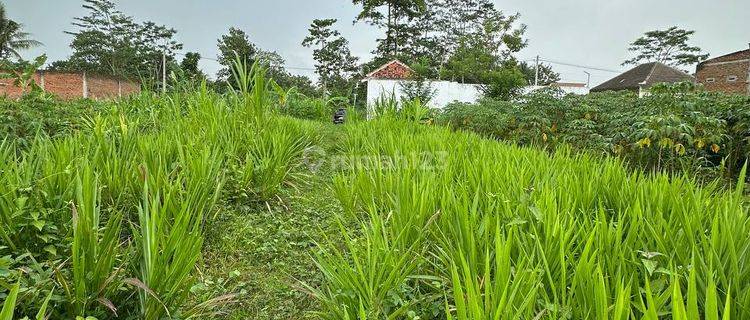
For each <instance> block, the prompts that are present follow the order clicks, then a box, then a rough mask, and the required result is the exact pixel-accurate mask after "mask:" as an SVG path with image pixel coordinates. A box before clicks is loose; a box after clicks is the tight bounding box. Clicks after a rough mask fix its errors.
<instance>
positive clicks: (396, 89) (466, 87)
mask: <svg viewBox="0 0 750 320" xmlns="http://www.w3.org/2000/svg"><path fill="white" fill-rule="evenodd" d="M405 82H410V81H409V80H385V79H370V80H367V106H368V108H371V107H373V106H374V105H375V103H376V102H377V101H378V99H380V98H382V97H386V98H390V97H392V96H395V97H396V99H399V100H400V99H401V97H403V96H404V93H403V90H402V87H401V84H402V83H405ZM428 83H429V84H430V86H431V87H432V88H433V89H435V90H436V92H435V97H433V98H432V100H431V101H430V102H429V103H428V104H427V106H428V107H430V108H437V109H443V108H445V107H446V106H447V105H448V104H450V103H453V102H456V101H458V102H466V103H474V102H476V101H477V100H479V99H480V98H481V97H482V91H481V88H480V86H479V85H476V84H464V83H458V82H450V81H429V82H428ZM541 88H546V87H542V86H537V87H535V86H528V87H524V88H523V90H522V91H523V93H524V94H527V93H530V92H532V91H534V90H538V89H541ZM557 88H560V89H561V90H562V91H563V92H564V93H566V94H578V95H586V94H589V88H586V87H568V86H560V87H557Z"/></svg>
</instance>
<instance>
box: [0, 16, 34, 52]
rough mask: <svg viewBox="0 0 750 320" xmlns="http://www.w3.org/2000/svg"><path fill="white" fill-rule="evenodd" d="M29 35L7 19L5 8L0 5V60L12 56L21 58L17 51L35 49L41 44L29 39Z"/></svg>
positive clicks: (21, 27) (18, 24)
mask: <svg viewBox="0 0 750 320" xmlns="http://www.w3.org/2000/svg"><path fill="white" fill-rule="evenodd" d="M29 35H30V34H29V33H28V32H24V31H23V25H22V24H20V23H18V22H15V21H13V20H11V19H9V18H8V16H7V15H6V14H5V6H4V5H3V4H2V3H0V59H5V58H8V56H10V55H13V56H15V57H16V58H19V59H20V58H21V55H20V54H19V53H18V50H22V49H29V48H31V47H36V46H39V45H41V44H42V43H41V42H39V41H36V40H32V39H29Z"/></svg>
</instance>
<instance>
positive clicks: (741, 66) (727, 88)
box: [696, 60, 750, 94]
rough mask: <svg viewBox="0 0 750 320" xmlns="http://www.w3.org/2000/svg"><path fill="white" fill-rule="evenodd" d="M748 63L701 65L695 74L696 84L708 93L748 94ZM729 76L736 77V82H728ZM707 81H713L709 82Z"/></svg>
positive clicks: (749, 66) (749, 67)
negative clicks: (700, 85) (701, 85)
mask: <svg viewBox="0 0 750 320" xmlns="http://www.w3.org/2000/svg"><path fill="white" fill-rule="evenodd" d="M748 70H750V61H747V60H745V61H737V62H733V63H727V62H722V63H721V64H704V65H701V66H700V67H699V69H698V72H697V74H696V76H697V80H698V83H700V84H703V85H704V86H705V88H706V90H708V91H716V92H726V93H738V94H750V92H748V83H747V81H748V72H750V71H748ZM730 76H736V77H737V80H735V81H729V80H728V79H729V77H730ZM708 79H713V82H709V81H708Z"/></svg>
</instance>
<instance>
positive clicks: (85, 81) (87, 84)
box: [83, 71, 89, 99]
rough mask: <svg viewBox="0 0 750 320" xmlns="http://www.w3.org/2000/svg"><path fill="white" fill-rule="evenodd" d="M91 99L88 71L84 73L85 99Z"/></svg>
mask: <svg viewBox="0 0 750 320" xmlns="http://www.w3.org/2000/svg"><path fill="white" fill-rule="evenodd" d="M88 97H89V82H88V79H87V78H86V71H84V72H83V98H84V99H86V98H88Z"/></svg>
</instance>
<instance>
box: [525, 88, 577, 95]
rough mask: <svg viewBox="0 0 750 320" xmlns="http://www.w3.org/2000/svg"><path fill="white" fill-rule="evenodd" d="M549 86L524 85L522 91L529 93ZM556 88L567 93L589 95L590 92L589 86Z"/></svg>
mask: <svg viewBox="0 0 750 320" xmlns="http://www.w3.org/2000/svg"><path fill="white" fill-rule="evenodd" d="M544 88H548V87H546V86H527V87H524V88H523V90H522V92H523V94H529V93H531V92H533V91H535V90H539V89H544ZM555 88H558V89H560V90H562V92H563V93H565V94H577V95H587V94H589V91H590V90H589V88H586V87H569V86H556V87H555Z"/></svg>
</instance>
